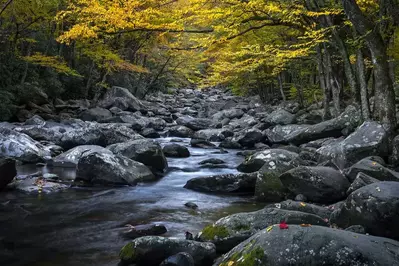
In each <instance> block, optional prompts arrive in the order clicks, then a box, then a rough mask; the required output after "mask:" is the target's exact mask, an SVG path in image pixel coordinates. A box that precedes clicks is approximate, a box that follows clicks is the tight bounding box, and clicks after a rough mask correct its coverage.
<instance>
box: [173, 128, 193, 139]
mask: <svg viewBox="0 0 399 266" xmlns="http://www.w3.org/2000/svg"><path fill="white" fill-rule="evenodd" d="M168 135H169V136H170V137H178V138H191V137H192V136H193V135H194V131H193V130H192V129H190V128H188V127H186V126H174V127H171V128H170V129H169V132H168Z"/></svg>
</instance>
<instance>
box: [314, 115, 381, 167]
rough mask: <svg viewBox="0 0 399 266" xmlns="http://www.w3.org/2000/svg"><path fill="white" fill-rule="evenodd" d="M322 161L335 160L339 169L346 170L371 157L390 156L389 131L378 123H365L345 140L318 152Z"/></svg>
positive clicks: (322, 148) (324, 147)
mask: <svg viewBox="0 0 399 266" xmlns="http://www.w3.org/2000/svg"><path fill="white" fill-rule="evenodd" d="M317 153H318V154H319V155H320V157H321V158H320V161H325V160H329V159H331V160H333V161H334V162H335V163H336V164H337V165H338V166H339V167H341V168H346V167H349V166H351V165H352V164H354V163H356V162H358V161H359V160H361V159H363V158H365V157H367V156H370V155H376V156H381V157H384V156H388V154H389V149H388V131H387V128H386V127H385V126H384V125H381V124H379V123H377V122H374V121H371V122H364V123H363V124H362V125H361V126H360V127H359V128H358V129H356V131H355V132H353V133H352V134H351V135H350V136H348V137H347V138H346V139H345V140H343V141H342V142H338V143H333V144H330V145H327V146H323V147H321V148H320V149H318V150H317Z"/></svg>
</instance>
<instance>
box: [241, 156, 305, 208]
mask: <svg viewBox="0 0 399 266" xmlns="http://www.w3.org/2000/svg"><path fill="white" fill-rule="evenodd" d="M299 163H300V160H299V155H298V154H297V153H295V152H290V151H287V150H283V149H270V150H264V151H261V152H257V153H255V154H253V155H251V156H249V157H248V158H247V159H246V160H245V161H244V162H243V163H241V164H240V165H239V166H238V167H237V169H238V170H239V171H241V172H244V173H251V172H255V171H258V172H259V173H258V176H257V180H256V186H255V198H256V199H257V200H258V201H269V202H270V201H279V200H282V199H284V198H285V197H286V196H287V194H288V191H287V189H286V188H285V187H284V186H283V185H282V183H281V181H280V179H279V178H278V177H279V176H280V175H281V174H282V173H284V172H286V171H288V170H289V169H291V168H293V167H295V166H297V165H298V164H299Z"/></svg>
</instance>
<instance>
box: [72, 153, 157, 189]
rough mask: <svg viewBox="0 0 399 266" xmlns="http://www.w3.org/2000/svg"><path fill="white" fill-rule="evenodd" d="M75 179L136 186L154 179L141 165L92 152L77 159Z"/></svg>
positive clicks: (117, 157)
mask: <svg viewBox="0 0 399 266" xmlns="http://www.w3.org/2000/svg"><path fill="white" fill-rule="evenodd" d="M76 179H77V180H83V181H86V182H89V183H100V184H106V185H108V184H109V185H136V184H137V183H139V182H145V181H153V180H155V179H156V178H155V176H154V175H153V173H152V172H151V171H150V169H148V168H147V167H146V166H145V165H144V164H142V163H139V162H136V161H133V160H131V159H129V158H127V157H124V156H122V155H113V154H104V153H97V152H93V153H89V154H85V155H83V156H82V157H81V158H80V159H79V162H78V166H77V170H76Z"/></svg>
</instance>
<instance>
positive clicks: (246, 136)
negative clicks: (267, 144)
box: [238, 129, 264, 148]
mask: <svg viewBox="0 0 399 266" xmlns="http://www.w3.org/2000/svg"><path fill="white" fill-rule="evenodd" d="M263 140H264V136H263V134H262V132H261V131H259V130H253V129H251V130H246V131H245V132H243V135H242V136H240V137H239V138H238V143H240V145H241V146H243V147H247V148H253V147H254V146H255V144H256V143H259V142H262V141H263Z"/></svg>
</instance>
